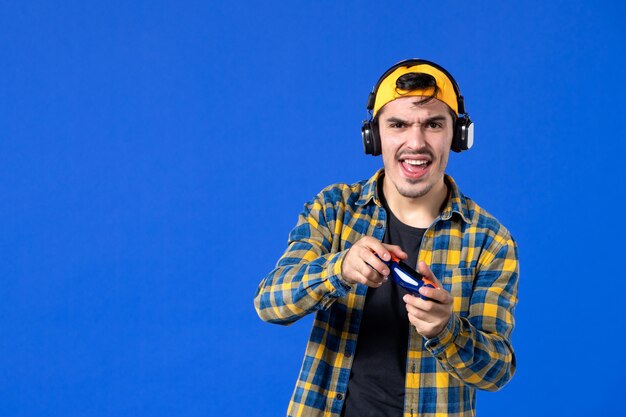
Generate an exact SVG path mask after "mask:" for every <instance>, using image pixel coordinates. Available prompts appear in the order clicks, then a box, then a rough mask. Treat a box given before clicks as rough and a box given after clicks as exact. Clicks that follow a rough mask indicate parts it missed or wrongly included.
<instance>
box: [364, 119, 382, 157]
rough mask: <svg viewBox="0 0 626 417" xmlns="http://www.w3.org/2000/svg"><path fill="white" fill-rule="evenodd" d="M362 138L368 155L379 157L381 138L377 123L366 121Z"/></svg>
mask: <svg viewBox="0 0 626 417" xmlns="http://www.w3.org/2000/svg"><path fill="white" fill-rule="evenodd" d="M361 137H362V138H363V150H364V151H365V153H366V154H367V155H373V156H377V155H380V154H381V149H380V148H381V147H380V137H379V135H378V126H376V123H374V122H372V121H364V122H363V126H361Z"/></svg>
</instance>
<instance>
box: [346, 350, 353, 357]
mask: <svg viewBox="0 0 626 417" xmlns="http://www.w3.org/2000/svg"><path fill="white" fill-rule="evenodd" d="M344 356H345V357H346V358H349V357H350V356H352V353H351V352H350V351H348V352H346V353H345V354H344Z"/></svg>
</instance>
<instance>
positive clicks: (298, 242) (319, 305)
mask: <svg viewBox="0 0 626 417" xmlns="http://www.w3.org/2000/svg"><path fill="white" fill-rule="evenodd" d="M329 213H336V210H335V211H333V210H327V209H326V204H325V203H324V200H323V195H322V194H320V195H318V196H317V197H316V198H315V199H314V200H313V201H312V202H309V203H307V204H306V205H305V207H304V210H303V211H302V213H300V215H299V217H298V223H297V225H296V226H295V228H294V229H293V230H292V231H291V232H290V233H289V241H288V246H287V250H286V251H285V253H284V254H283V255H282V256H281V258H280V259H279V260H278V263H277V264H276V268H274V270H272V271H271V272H270V273H269V274H268V275H267V276H266V277H265V278H263V280H262V281H261V283H260V284H259V287H258V289H257V292H256V294H255V297H254V306H255V309H256V311H257V314H258V315H259V317H260V318H261V319H262V320H264V321H267V322H271V323H278V324H291V323H293V322H294V321H296V320H298V319H300V318H301V317H304V316H305V315H307V314H309V313H311V312H314V311H316V310H319V309H325V308H328V307H329V306H330V305H331V304H332V303H333V302H334V301H335V300H336V299H337V298H339V297H342V296H344V295H345V294H346V293H347V292H348V291H349V290H350V286H349V285H348V284H347V283H345V281H343V280H342V279H341V277H340V275H341V265H342V262H343V258H344V256H345V253H346V252H347V251H338V250H337V249H335V248H336V247H337V246H338V245H337V244H336V242H335V240H336V239H339V237H340V236H341V224H340V221H339V220H337V219H336V218H334V217H332V218H330V219H327V218H326V216H327V215H329ZM337 227H339V232H337V230H335V229H336V228H337Z"/></svg>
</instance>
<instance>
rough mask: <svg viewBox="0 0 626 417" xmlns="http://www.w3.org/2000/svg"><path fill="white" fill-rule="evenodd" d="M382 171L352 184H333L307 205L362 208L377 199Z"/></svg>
mask: <svg viewBox="0 0 626 417" xmlns="http://www.w3.org/2000/svg"><path fill="white" fill-rule="evenodd" d="M379 175H380V171H379V172H377V173H376V174H374V176H372V177H371V178H369V179H363V180H360V181H357V182H355V183H352V184H348V183H337V184H331V185H329V186H327V187H325V188H324V189H323V190H322V191H320V192H319V193H318V194H317V195H316V196H315V197H314V198H313V199H312V200H310V201H309V202H308V203H307V205H308V206H311V205H319V204H324V205H332V206H336V205H340V206H350V207H356V206H362V205H365V204H366V203H368V202H369V201H371V200H374V199H375V197H376V184H377V181H378V177H379Z"/></svg>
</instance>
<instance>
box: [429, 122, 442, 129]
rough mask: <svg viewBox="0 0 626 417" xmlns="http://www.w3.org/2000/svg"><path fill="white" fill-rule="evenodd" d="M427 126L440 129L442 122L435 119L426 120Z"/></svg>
mask: <svg viewBox="0 0 626 417" xmlns="http://www.w3.org/2000/svg"><path fill="white" fill-rule="evenodd" d="M427 126H428V128H430V129H441V128H442V127H443V123H441V122H436V121H430V122H428V124H427Z"/></svg>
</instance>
